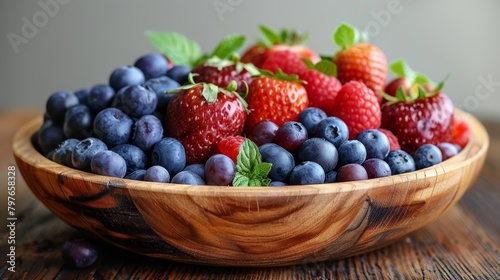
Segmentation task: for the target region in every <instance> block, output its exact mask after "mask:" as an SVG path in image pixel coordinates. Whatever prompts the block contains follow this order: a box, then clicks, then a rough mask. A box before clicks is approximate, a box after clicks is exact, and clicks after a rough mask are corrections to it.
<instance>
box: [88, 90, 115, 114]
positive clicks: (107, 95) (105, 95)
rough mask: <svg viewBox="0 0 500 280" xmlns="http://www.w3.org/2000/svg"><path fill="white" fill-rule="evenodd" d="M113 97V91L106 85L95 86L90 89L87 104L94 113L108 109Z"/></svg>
mask: <svg viewBox="0 0 500 280" xmlns="http://www.w3.org/2000/svg"><path fill="white" fill-rule="evenodd" d="M114 97H115V90H114V89H113V88H112V87H110V86H108V85H95V86H94V87H92V88H91V89H90V93H89V97H88V100H87V104H88V106H89V108H90V110H92V112H94V113H96V114H97V113H99V111H101V110H103V109H105V108H108V107H109V106H110V105H111V102H113V98H114Z"/></svg>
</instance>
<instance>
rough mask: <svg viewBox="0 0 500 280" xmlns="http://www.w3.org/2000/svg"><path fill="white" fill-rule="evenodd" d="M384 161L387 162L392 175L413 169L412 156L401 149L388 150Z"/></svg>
mask: <svg viewBox="0 0 500 280" xmlns="http://www.w3.org/2000/svg"><path fill="white" fill-rule="evenodd" d="M384 161H385V162H387V164H389V167H390V168H391V174H392V175H397V174H402V173H407V172H413V171H415V161H414V160H413V157H412V156H411V155H410V154H408V153H407V152H405V151H403V150H392V151H390V152H389V155H387V157H386V158H385V159H384Z"/></svg>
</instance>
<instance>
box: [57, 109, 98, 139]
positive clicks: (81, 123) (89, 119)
mask: <svg viewBox="0 0 500 280" xmlns="http://www.w3.org/2000/svg"><path fill="white" fill-rule="evenodd" d="M93 125H94V114H93V113H92V112H91V111H90V109H89V107H87V106H86V105H83V104H80V105H76V106H74V107H71V108H69V109H68V111H66V115H65V117H64V124H63V130H64V135H66V138H76V139H80V140H81V139H84V138H87V137H89V136H90V135H91V131H92V128H93Z"/></svg>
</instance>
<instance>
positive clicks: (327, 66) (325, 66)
mask: <svg viewBox="0 0 500 280" xmlns="http://www.w3.org/2000/svg"><path fill="white" fill-rule="evenodd" d="M314 69H316V70H318V71H319V72H321V73H323V74H325V75H328V76H334V77H337V65H335V63H333V62H332V61H331V60H325V59H322V60H321V61H320V62H318V63H316V65H314Z"/></svg>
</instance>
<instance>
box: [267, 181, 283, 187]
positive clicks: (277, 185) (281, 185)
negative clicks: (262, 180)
mask: <svg viewBox="0 0 500 280" xmlns="http://www.w3.org/2000/svg"><path fill="white" fill-rule="evenodd" d="M283 186H287V184H286V183H285V182H280V181H272V182H271V183H269V187H283Z"/></svg>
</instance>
